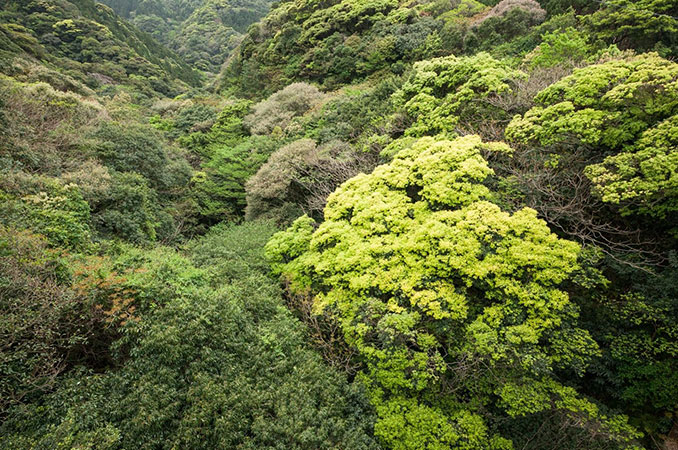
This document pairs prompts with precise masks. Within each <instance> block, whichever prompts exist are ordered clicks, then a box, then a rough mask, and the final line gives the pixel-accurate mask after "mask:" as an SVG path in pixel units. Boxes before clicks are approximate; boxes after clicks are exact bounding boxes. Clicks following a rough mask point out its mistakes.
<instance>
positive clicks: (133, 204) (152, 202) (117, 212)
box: [92, 172, 160, 244]
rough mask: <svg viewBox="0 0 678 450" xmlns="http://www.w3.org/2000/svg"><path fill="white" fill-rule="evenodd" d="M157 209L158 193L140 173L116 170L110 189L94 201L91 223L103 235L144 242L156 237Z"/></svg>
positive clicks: (138, 242) (137, 242)
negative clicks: (156, 193)
mask: <svg viewBox="0 0 678 450" xmlns="http://www.w3.org/2000/svg"><path fill="white" fill-rule="evenodd" d="M157 209H158V199H157V196H156V195H155V192H154V191H153V190H151V189H150V188H149V186H148V182H147V181H146V180H145V179H144V178H143V177H142V176H141V175H139V174H136V173H133V172H115V173H113V175H112V178H111V183H110V187H109V189H108V190H106V191H105V192H104V193H102V195H101V196H100V197H98V198H96V199H93V201H92V223H93V224H94V226H95V227H96V229H97V231H98V233H99V234H101V235H102V236H103V237H106V238H113V237H120V238H122V239H125V240H128V241H130V242H134V243H136V244H142V243H146V242H149V241H154V240H156V238H157V233H156V228H157V227H159V225H160V224H159V223H158V217H157V216H156V211H157Z"/></svg>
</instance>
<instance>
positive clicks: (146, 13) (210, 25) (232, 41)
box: [102, 0, 270, 73]
mask: <svg viewBox="0 0 678 450" xmlns="http://www.w3.org/2000/svg"><path fill="white" fill-rule="evenodd" d="M102 3H105V4H107V5H108V6H110V7H111V8H113V9H114V10H115V11H116V12H118V14H120V15H121V16H123V17H125V18H127V19H129V20H130V21H131V22H132V23H133V24H134V25H136V26H137V27H138V28H139V29H140V30H142V31H146V32H148V33H149V34H151V35H153V37H154V38H156V39H157V40H158V41H159V42H161V43H163V44H165V45H166V46H168V47H169V48H171V49H172V50H174V51H176V52H177V54H178V55H180V56H181V57H182V58H183V60H184V61H185V62H186V63H188V64H191V65H192V66H193V67H195V68H197V69H199V70H204V71H208V72H213V73H218V72H219V69H220V68H221V65H222V64H223V62H224V61H226V60H227V59H228V57H229V56H230V55H231V53H232V52H233V51H234V50H235V48H236V47H237V46H238V44H239V43H240V41H241V40H242V37H243V33H245V32H246V31H247V28H248V27H249V26H250V25H251V24H252V23H254V22H256V21H258V20H259V19H260V18H262V17H263V16H264V15H265V14H266V13H267V12H268V9H269V4H270V0H103V2H102Z"/></svg>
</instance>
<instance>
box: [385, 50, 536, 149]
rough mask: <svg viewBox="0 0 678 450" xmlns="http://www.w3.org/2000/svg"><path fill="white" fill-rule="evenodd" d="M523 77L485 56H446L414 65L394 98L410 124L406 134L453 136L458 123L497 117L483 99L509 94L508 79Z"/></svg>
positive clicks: (509, 83) (485, 54)
mask: <svg viewBox="0 0 678 450" xmlns="http://www.w3.org/2000/svg"><path fill="white" fill-rule="evenodd" d="M523 77H525V74H523V73H522V72H520V71H518V70H515V69H512V68H510V67H509V66H508V65H507V64H506V63H504V62H501V61H497V60H496V59H494V58H492V57H491V56H490V55H489V54H487V53H478V54H477V55H474V56H471V57H462V58H457V57H455V56H447V57H444V58H435V59H430V60H426V61H421V62H418V63H416V64H415V65H414V71H413V73H412V75H411V76H410V79H409V80H408V81H407V82H406V83H405V84H404V85H403V87H402V89H401V90H400V91H398V92H396V93H395V94H394V97H393V98H394V103H395V104H396V106H399V107H401V108H402V109H403V110H404V111H405V112H406V113H407V115H408V116H409V117H410V118H411V119H412V121H413V123H412V125H411V126H410V128H409V129H408V130H407V131H406V134H407V135H409V136H424V135H434V134H438V133H445V134H448V135H451V136H455V135H456V127H457V126H458V125H459V122H460V121H461V120H469V119H473V118H475V119H478V118H479V117H481V116H487V115H488V114H489V115H493V113H494V114H496V113H497V112H498V111H497V110H498V108H493V107H492V106H491V105H490V104H488V103H485V102H483V99H485V98H487V97H488V96H490V95H492V94H501V93H505V92H509V91H510V90H511V80H515V79H520V78H523Z"/></svg>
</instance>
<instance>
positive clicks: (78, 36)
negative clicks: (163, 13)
mask: <svg viewBox="0 0 678 450" xmlns="http://www.w3.org/2000/svg"><path fill="white" fill-rule="evenodd" d="M2 9H3V10H4V11H6V13H5V14H3V16H2V19H0V22H4V23H5V25H3V27H0V29H4V30H9V31H5V34H7V33H9V32H12V33H23V34H24V35H28V36H32V37H33V38H34V39H37V42H36V43H35V44H31V47H30V48H28V53H31V54H36V53H38V54H40V53H41V54H42V55H44V56H45V59H47V60H48V61H49V62H50V63H51V64H54V65H55V66H56V67H59V68H60V69H61V70H63V71H67V72H68V73H69V74H73V75H75V76H76V77H77V78H78V79H80V80H81V81H83V82H85V83H86V84H88V85H91V86H92V87H98V86H101V85H102V84H108V83H112V82H115V83H122V84H128V85H131V86H134V87H135V88H136V89H138V90H139V91H140V92H141V93H143V94H144V95H148V96H152V95H155V94H157V93H161V94H165V95H168V94H169V95H176V93H178V91H179V89H181V88H182V87H183V86H185V84H183V83H181V82H179V79H181V80H183V81H184V82H186V83H191V84H197V82H198V77H197V75H196V74H195V72H193V71H192V70H191V69H190V68H189V67H188V66H187V65H186V64H185V63H183V62H182V61H180V60H179V59H178V58H177V57H176V55H174V54H173V53H172V52H170V51H168V50H167V49H165V48H164V47H162V46H160V45H159V44H157V43H156V42H155V41H154V40H153V39H151V38H150V36H148V35H146V34H144V33H141V32H139V31H138V30H137V29H135V28H133V27H132V26H130V25H129V24H127V23H126V22H124V21H121V20H119V18H118V17H117V16H116V15H115V14H114V13H113V11H112V10H111V9H110V8H108V7H106V6H103V5H101V4H95V3H94V2H93V1H92V0H74V1H72V2H69V1H66V0H63V1H59V2H56V3H55V4H54V5H48V4H47V3H46V2H41V1H29V2H18V1H14V0H3V2H2ZM22 26H23V27H25V28H21V27H22ZM17 27H19V28H17ZM12 30H14V31H12ZM29 33H30V34H29ZM19 42H21V40H19ZM23 47H24V48H22V51H26V49H25V47H27V45H23ZM8 56H9V57H11V56H10V55H8Z"/></svg>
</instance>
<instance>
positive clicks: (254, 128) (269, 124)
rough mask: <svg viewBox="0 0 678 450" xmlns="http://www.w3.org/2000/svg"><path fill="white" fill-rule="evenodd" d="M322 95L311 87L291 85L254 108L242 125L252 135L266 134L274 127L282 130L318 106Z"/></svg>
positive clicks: (305, 84)
mask: <svg viewBox="0 0 678 450" xmlns="http://www.w3.org/2000/svg"><path fill="white" fill-rule="evenodd" d="M323 98H324V95H323V94H322V93H321V92H320V91H319V90H318V88H316V87H315V86H313V85H310V84H307V83H293V84H290V85H289V86H287V87H286V88H284V89H282V90H280V91H278V92H276V93H275V94H273V95H271V96H270V97H269V98H267V99H266V100H263V101H261V102H259V103H257V104H256V105H255V106H254V112H253V113H252V114H250V115H249V116H247V117H245V119H244V121H243V123H244V124H245V126H246V127H247V128H248V129H249V130H250V131H251V132H252V134H268V133H270V132H271V131H273V129H274V128H275V127H280V128H281V129H282V130H285V128H286V127H287V126H288V125H289V124H290V121H291V120H292V119H293V118H294V117H297V116H300V115H302V114H304V113H305V112H307V111H308V110H310V109H311V108H313V107H314V106H316V105H317V104H319V103H320V102H321V101H322V100H323Z"/></svg>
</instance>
